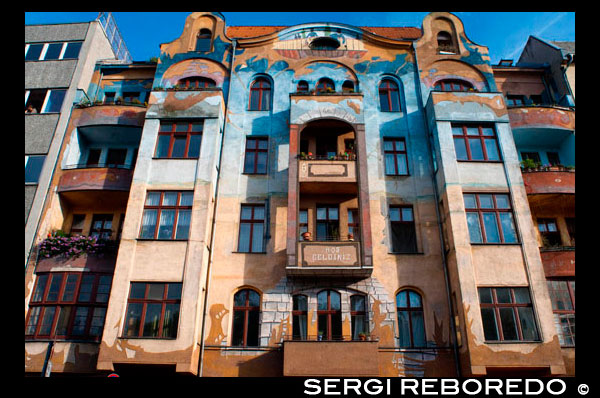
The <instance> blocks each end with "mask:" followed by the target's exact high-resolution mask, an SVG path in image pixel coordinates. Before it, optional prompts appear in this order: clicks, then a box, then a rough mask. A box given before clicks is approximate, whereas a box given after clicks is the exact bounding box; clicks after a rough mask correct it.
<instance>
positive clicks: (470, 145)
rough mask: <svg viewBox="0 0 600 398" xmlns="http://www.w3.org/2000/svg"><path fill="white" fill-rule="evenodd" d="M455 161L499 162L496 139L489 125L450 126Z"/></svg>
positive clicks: (492, 128) (494, 132) (492, 127)
mask: <svg viewBox="0 0 600 398" xmlns="http://www.w3.org/2000/svg"><path fill="white" fill-rule="evenodd" d="M452 137H453V139H454V148H455V150H456V159H457V160H469V161H500V150H499V148H498V138H497V136H496V131H495V129H494V126H493V125H491V124H452Z"/></svg>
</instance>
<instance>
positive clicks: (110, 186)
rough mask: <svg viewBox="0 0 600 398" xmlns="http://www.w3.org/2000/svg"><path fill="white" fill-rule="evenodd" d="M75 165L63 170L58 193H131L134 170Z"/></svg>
mask: <svg viewBox="0 0 600 398" xmlns="http://www.w3.org/2000/svg"><path fill="white" fill-rule="evenodd" d="M95 166H96V167H90V166H88V165H73V166H70V167H71V168H70V169H67V170H63V171H62V175H61V177H60V180H59V182H58V192H71V191H129V189H130V187H131V180H132V177H133V170H132V169H131V168H129V167H125V166H123V168H114V167H102V166H105V165H95Z"/></svg>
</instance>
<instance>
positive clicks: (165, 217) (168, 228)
mask: <svg viewBox="0 0 600 398" xmlns="http://www.w3.org/2000/svg"><path fill="white" fill-rule="evenodd" d="M174 222H175V210H162V211H161V212H160V221H159V224H158V239H171V237H172V236H173V223H174Z"/></svg>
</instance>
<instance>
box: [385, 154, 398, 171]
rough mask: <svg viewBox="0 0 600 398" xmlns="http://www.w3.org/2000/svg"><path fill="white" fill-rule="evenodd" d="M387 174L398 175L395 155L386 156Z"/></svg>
mask: <svg viewBox="0 0 600 398" xmlns="http://www.w3.org/2000/svg"><path fill="white" fill-rule="evenodd" d="M385 174H391V175H395V174H396V164H395V163H394V155H393V154H386V155H385Z"/></svg>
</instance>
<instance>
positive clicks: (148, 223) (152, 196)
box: [140, 191, 194, 240]
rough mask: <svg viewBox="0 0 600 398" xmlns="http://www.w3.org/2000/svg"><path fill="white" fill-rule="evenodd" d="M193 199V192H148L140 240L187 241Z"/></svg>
mask: <svg viewBox="0 0 600 398" xmlns="http://www.w3.org/2000/svg"><path fill="white" fill-rule="evenodd" d="M193 198H194V192H193V191H181V192H178V191H148V193H147V194H146V202H145V204H144V214H143V216H142V226H141V228H140V239H166V240H186V239H187V238H188V233H189V229H190V220H191V217H192V202H193ZM157 226H158V227H157Z"/></svg>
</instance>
